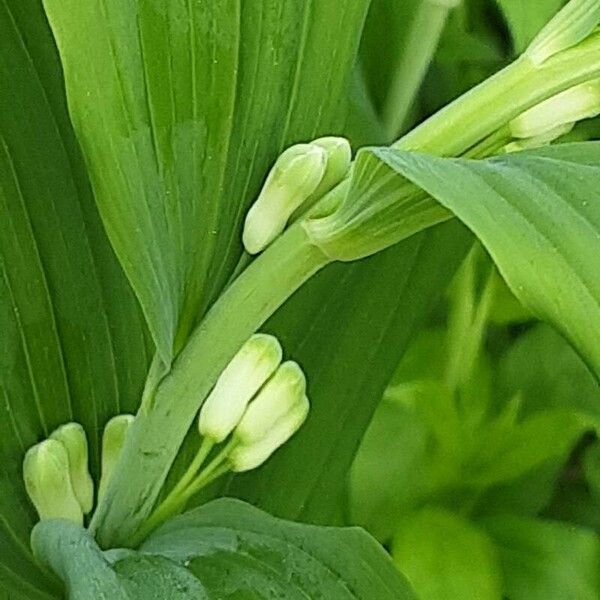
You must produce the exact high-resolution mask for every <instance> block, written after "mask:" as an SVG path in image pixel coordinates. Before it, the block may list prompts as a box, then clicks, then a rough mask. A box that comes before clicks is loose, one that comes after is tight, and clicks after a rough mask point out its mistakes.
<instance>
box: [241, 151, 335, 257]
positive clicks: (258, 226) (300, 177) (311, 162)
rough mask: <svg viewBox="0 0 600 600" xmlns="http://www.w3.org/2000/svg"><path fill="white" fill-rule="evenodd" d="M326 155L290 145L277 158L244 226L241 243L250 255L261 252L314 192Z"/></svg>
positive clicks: (323, 152)
mask: <svg viewBox="0 0 600 600" xmlns="http://www.w3.org/2000/svg"><path fill="white" fill-rule="evenodd" d="M326 161H327V154H326V152H325V150H324V149H323V148H321V147H320V146H317V145H315V144H296V145H294V146H290V147H289V148H288V149H287V150H285V151H284V152H283V153H282V154H281V155H280V156H279V158H278V159H277V161H276V162H275V164H274V165H273V168H272V169H271V171H270V173H269V175H268V176H267V180H266V181H265V184H264V186H263V188H262V190H261V192H260V194H259V196H258V198H257V200H256V202H255V203H254V204H253V205H252V206H251V207H250V210H249V211H248V214H247V216H246V222H245V224H244V232H243V236H242V241H243V243H244V247H245V248H246V250H247V251H248V252H249V253H250V254H257V253H258V252H261V251H262V250H264V249H265V248H266V247H267V246H268V245H269V244H270V243H271V242H272V241H273V240H274V239H275V238H276V237H277V236H278V235H280V234H281V232H282V231H283V230H284V229H285V226H286V224H287V222H288V220H289V218H290V216H291V215H292V213H293V212H294V211H295V210H296V209H297V208H298V207H299V206H300V205H301V204H302V203H303V202H304V201H305V200H306V199H307V198H308V197H309V196H310V195H311V194H312V193H313V192H314V191H315V190H316V189H317V186H318V185H319V183H320V182H321V179H322V178H323V175H324V173H325V165H326Z"/></svg>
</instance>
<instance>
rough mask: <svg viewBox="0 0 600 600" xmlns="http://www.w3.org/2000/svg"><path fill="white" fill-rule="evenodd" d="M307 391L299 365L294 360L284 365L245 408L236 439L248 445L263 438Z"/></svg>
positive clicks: (236, 430) (236, 431)
mask: <svg viewBox="0 0 600 600" xmlns="http://www.w3.org/2000/svg"><path fill="white" fill-rule="evenodd" d="M305 392H306V378H305V377H304V373H303V372H302V369H301V368H300V366H299V365H298V363H295V362H294V361H291V360H290V361H288V362H285V363H283V364H282V365H281V366H280V367H279V369H277V372H276V373H275V375H273V377H271V379H269V381H268V382H267V383H266V384H265V386H264V387H263V388H262V389H261V390H260V392H259V393H258V395H257V396H256V398H255V399H254V400H253V401H252V402H251V403H250V405H249V406H248V408H247V409H246V412H245V413H244V416H243V417H242V420H241V421H240V423H239V425H238V426H237V427H236V428H235V431H234V434H233V435H234V438H235V440H236V441H237V442H239V443H240V444H243V445H246V446H248V445H251V444H255V443H256V442H259V441H260V440H262V439H264V438H265V436H266V435H267V434H268V432H269V431H271V429H272V428H273V427H274V426H275V424H276V423H277V422H278V421H279V420H280V419H281V418H282V417H284V416H285V415H287V414H288V413H289V412H290V411H291V410H292V409H293V408H294V407H295V406H296V405H297V404H298V402H300V401H301V400H302V398H303V397H304V394H305Z"/></svg>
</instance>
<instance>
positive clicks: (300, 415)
mask: <svg viewBox="0 0 600 600" xmlns="http://www.w3.org/2000/svg"><path fill="white" fill-rule="evenodd" d="M309 408H310V405H309V402H308V398H307V397H306V396H302V398H301V399H300V401H299V402H297V403H296V405H295V406H294V407H292V409H291V410H290V411H289V412H288V413H287V414H285V415H283V416H282V417H280V418H279V420H278V421H277V422H276V423H275V425H274V426H273V427H272V428H271V430H270V431H269V432H268V434H267V435H266V437H264V438H263V439H262V440H259V441H258V442H255V443H252V444H249V445H246V444H241V445H239V446H236V447H235V448H234V449H233V450H232V451H231V454H230V455H229V458H228V460H229V464H230V465H231V470H232V471H235V472H237V473H241V472H243V471H250V470H251V469H255V468H256V467H259V466H260V465H262V464H263V463H264V462H265V461H266V460H267V459H268V458H269V457H270V456H271V454H273V452H275V450H277V449H278V448H279V447H280V446H282V445H283V444H285V442H287V441H288V440H289V439H290V438H291V437H292V435H294V433H296V431H298V429H300V427H301V426H302V424H303V423H304V421H305V420H306V417H307V416H308V411H309Z"/></svg>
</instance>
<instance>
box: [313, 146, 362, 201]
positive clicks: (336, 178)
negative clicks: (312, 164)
mask: <svg viewBox="0 0 600 600" xmlns="http://www.w3.org/2000/svg"><path fill="white" fill-rule="evenodd" d="M311 144H314V145H315V146H319V147H320V148H323V150H325V154H326V162H325V173H324V174H323V178H322V179H321V182H320V183H319V185H318V186H317V188H316V190H315V192H314V194H313V195H314V197H315V198H317V199H318V198H320V197H321V196H323V195H324V194H326V193H327V192H328V191H329V190H330V189H331V188H333V186H334V185H337V184H338V183H339V182H340V181H341V180H342V179H343V178H344V177H345V176H346V174H347V173H348V169H350V165H351V163H352V148H351V147H350V142H349V141H348V140H347V139H346V138H344V137H337V136H331V135H330V136H325V137H321V138H317V139H316V140H313V141H312V142H311Z"/></svg>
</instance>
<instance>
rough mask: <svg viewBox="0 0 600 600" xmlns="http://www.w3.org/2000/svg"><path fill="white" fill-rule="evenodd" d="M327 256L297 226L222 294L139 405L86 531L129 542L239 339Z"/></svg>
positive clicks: (103, 539) (105, 540)
mask: <svg viewBox="0 0 600 600" xmlns="http://www.w3.org/2000/svg"><path fill="white" fill-rule="evenodd" d="M329 262H330V259H329V258H328V257H326V256H325V255H324V254H323V253H322V252H321V250H319V249H318V248H317V247H316V246H314V245H313V244H311V243H310V241H309V239H308V237H307V235H306V233H305V232H304V230H303V228H302V227H300V225H294V226H293V227H291V228H290V229H288V230H287V231H286V232H285V233H284V234H283V235H282V236H281V237H280V238H279V239H278V240H276V241H275V242H274V243H273V244H272V245H271V246H270V247H269V248H268V249H267V250H266V251H265V252H264V253H263V254H261V255H260V256H259V257H258V258H257V259H256V260H254V261H253V262H252V263H251V264H250V265H249V266H248V268H247V269H246V270H245V271H244V272H243V273H242V274H241V275H240V276H239V277H238V279H236V280H235V281H234V282H233V283H232V284H231V285H230V286H229V287H228V288H227V290H226V291H225V292H224V293H223V295H222V296H221V297H220V298H219V300H218V301H217V302H216V303H215V304H214V305H213V306H212V307H211V309H210V310H209V311H208V313H207V315H206V317H205V318H204V320H203V321H202V323H200V325H199V326H198V327H197V328H196V329H195V330H194V332H193V333H192V335H191V337H190V340H189V342H188V344H187V346H186V347H185V348H184V349H183V351H182V352H181V354H180V355H179V356H178V357H177V359H176V360H175V361H174V363H173V367H172V370H171V372H170V373H169V374H167V375H166V376H165V377H164V378H163V380H162V381H161V383H160V385H159V386H158V389H157V390H156V394H155V396H154V400H153V402H152V406H150V407H149V408H148V409H147V410H144V411H142V410H140V411H139V412H138V415H137V417H136V419H135V422H134V423H133V425H132V426H131V429H130V431H129V434H128V436H127V441H126V443H125V447H124V448H123V452H122V454H121V457H120V459H119V462H118V463H117V465H116V467H115V471H114V473H113V476H112V477H111V481H110V483H109V487H108V489H107V491H106V494H105V496H104V498H103V500H102V502H101V503H100V505H99V507H98V509H97V511H96V513H95V514H94V517H93V519H92V523H91V525H90V529H91V530H92V531H94V532H96V534H97V538H98V541H99V543H100V544H101V545H102V546H104V547H111V546H112V547H115V546H128V545H130V544H131V539H132V536H133V533H134V532H135V531H136V530H137V529H138V528H139V526H140V525H141V523H143V522H144V521H145V520H146V518H147V517H148V515H149V514H150V512H151V510H152V507H153V505H154V503H155V502H156V499H157V497H158V495H159V493H160V490H161V488H162V486H163V484H164V482H165V479H166V477H167V474H168V472H169V469H170V467H171V465H172V463H173V461H174V460H175V457H176V456H177V452H178V451H179V447H180V445H181V443H182V441H183V439H184V437H185V435H186V433H187V431H188V429H189V428H190V426H191V424H192V422H193V420H194V417H195V416H196V413H197V412H198V409H199V408H200V406H201V404H202V402H203V401H204V399H205V398H206V396H207V394H208V392H209V391H210V389H211V388H212V386H213V385H214V383H215V382H216V380H217V378H218V376H219V374H220V373H221V371H222V370H223V369H224V368H225V367H226V366H227V363H228V362H229V361H230V360H231V359H232V358H233V356H234V355H235V353H236V352H237V350H238V349H239V348H240V347H241V346H242V344H243V343H244V342H245V341H246V340H247V339H248V338H249V337H250V336H251V335H252V334H253V333H254V332H255V331H256V330H257V329H259V328H260V327H261V325H262V324H263V323H264V322H265V321H266V320H267V319H268V318H269V317H270V316H271V315H272V314H273V313H274V312H275V311H276V310H277V308H279V306H281V305H282V304H283V302H285V300H287V298H288V297H289V296H291V295H292V294H293V293H294V291H296V290H297V289H298V288H299V287H300V286H301V285H302V284H303V283H304V282H305V281H306V280H307V279H309V278H310V277H311V276H312V275H313V274H314V273H316V272H317V271H319V270H320V269H321V268H322V267H324V266H325V265H326V264H327V263H329Z"/></svg>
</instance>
